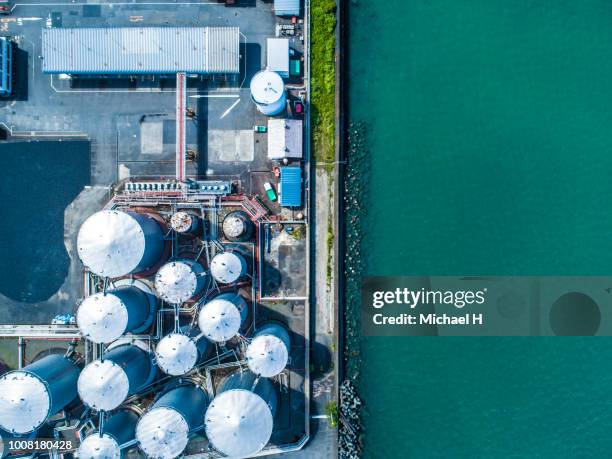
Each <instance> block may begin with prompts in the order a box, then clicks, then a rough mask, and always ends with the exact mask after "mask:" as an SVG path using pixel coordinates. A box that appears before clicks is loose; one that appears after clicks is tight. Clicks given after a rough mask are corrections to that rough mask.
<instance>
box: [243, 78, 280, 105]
mask: <svg viewBox="0 0 612 459" xmlns="http://www.w3.org/2000/svg"><path fill="white" fill-rule="evenodd" d="M284 92H285V84H284V83H283V79H282V78H281V77H280V75H279V74H278V73H276V72H272V71H270V70H262V71H261V72H257V73H256V74H255V76H253V78H252V79H251V96H252V97H253V100H254V101H255V102H256V103H258V104H265V105H267V104H273V103H274V102H277V101H278V100H279V99H280V98H281V97H283V94H284Z"/></svg>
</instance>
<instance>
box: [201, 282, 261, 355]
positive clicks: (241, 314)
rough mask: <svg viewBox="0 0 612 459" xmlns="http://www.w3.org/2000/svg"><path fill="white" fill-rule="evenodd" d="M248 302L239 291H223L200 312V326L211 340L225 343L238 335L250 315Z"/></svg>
mask: <svg viewBox="0 0 612 459" xmlns="http://www.w3.org/2000/svg"><path fill="white" fill-rule="evenodd" d="M248 312H249V311H248V305H247V302H246V301H245V300H244V298H242V297H241V296H240V295H238V294H237V293H222V294H221V295H218V296H216V297H215V298H213V299H212V300H210V301H208V302H207V303H206V304H204V306H202V308H201V309H200V312H199V313H198V327H199V328H200V330H201V331H202V334H203V335H204V336H205V337H206V338H208V339H209V340H210V341H214V342H217V343H224V342H225V341H228V340H230V339H232V338H233V337H234V336H236V335H237V334H238V333H239V332H240V329H241V328H242V325H243V324H244V322H245V321H246V319H247V316H248Z"/></svg>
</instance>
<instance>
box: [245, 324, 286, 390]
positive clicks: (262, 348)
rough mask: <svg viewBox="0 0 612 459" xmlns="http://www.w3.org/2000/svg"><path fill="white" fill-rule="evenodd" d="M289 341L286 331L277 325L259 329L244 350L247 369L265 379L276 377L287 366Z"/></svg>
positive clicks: (268, 325) (267, 325) (264, 326)
mask: <svg viewBox="0 0 612 459" xmlns="http://www.w3.org/2000/svg"><path fill="white" fill-rule="evenodd" d="M290 348H291V340H290V337H289V332H288V331H287V329H286V328H285V327H284V326H283V325H281V324H279V323H276V322H274V323H272V322H271V323H268V324H265V325H263V326H261V327H260V328H259V330H257V333H255V337H254V338H253V340H252V341H251V342H250V343H249V345H248V347H247V350H246V360H247V364H248V365H249V369H250V370H251V371H252V372H253V373H255V374H256V375H259V376H263V377H265V378H271V377H273V376H276V375H277V374H279V373H280V372H281V371H283V370H284V369H285V367H286V366H287V362H288V361H289V349H290Z"/></svg>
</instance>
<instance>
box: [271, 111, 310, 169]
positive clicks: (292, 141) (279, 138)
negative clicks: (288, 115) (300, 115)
mask: <svg viewBox="0 0 612 459" xmlns="http://www.w3.org/2000/svg"><path fill="white" fill-rule="evenodd" d="M303 132H304V127H303V124H302V120H292V119H269V120H268V158H269V159H276V160H280V159H285V158H288V159H290V158H293V159H302V156H303V146H302V144H303Z"/></svg>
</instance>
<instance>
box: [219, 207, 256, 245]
mask: <svg viewBox="0 0 612 459" xmlns="http://www.w3.org/2000/svg"><path fill="white" fill-rule="evenodd" d="M253 231H254V228H253V222H251V220H250V219H249V216H248V215H247V214H246V213H245V212H243V211H242V210H235V211H233V212H230V213H229V214H227V215H226V216H225V218H224V219H223V235H224V236H225V238H226V239H228V240H229V241H232V242H244V241H248V240H249V239H251V237H252V236H253Z"/></svg>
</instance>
